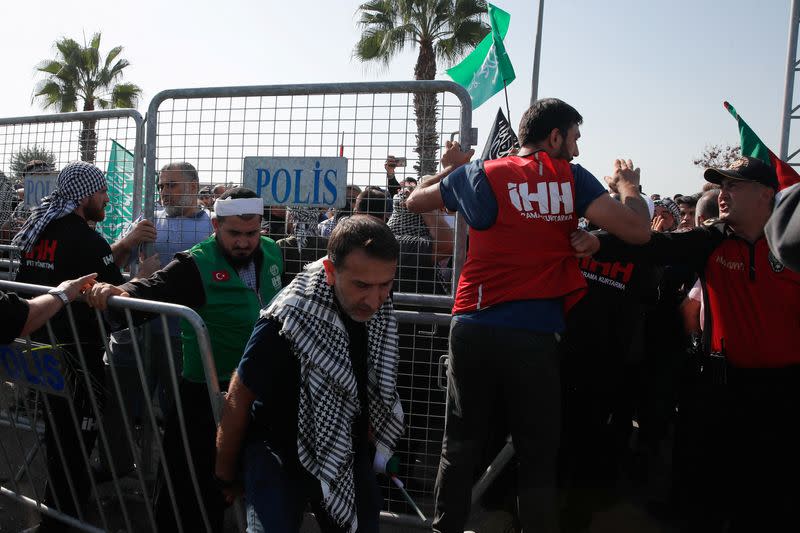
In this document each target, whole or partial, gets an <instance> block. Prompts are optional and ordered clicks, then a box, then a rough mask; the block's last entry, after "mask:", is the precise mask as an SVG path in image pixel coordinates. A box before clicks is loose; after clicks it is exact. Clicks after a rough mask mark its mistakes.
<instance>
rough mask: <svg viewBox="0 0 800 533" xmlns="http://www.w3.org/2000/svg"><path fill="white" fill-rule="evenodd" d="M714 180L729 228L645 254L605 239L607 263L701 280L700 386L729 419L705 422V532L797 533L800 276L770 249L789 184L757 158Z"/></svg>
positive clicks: (700, 474) (700, 509)
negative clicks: (672, 268)
mask: <svg viewBox="0 0 800 533" xmlns="http://www.w3.org/2000/svg"><path fill="white" fill-rule="evenodd" d="M705 178H706V180H708V181H710V182H713V183H718V184H720V186H721V189H720V193H719V212H720V222H719V223H718V224H714V225H712V226H710V227H708V226H700V227H698V228H695V229H693V230H692V231H688V232H685V233H661V234H653V236H652V239H651V241H650V242H649V243H648V244H646V245H645V246H630V245H627V244H623V243H620V242H619V241H618V240H617V239H615V238H613V237H611V236H607V235H602V236H601V238H600V242H601V248H600V253H599V254H596V255H595V258H597V259H599V260H603V258H604V257H615V258H620V259H623V260H634V261H650V262H653V263H656V264H676V265H685V266H688V267H690V268H692V269H693V270H694V271H695V272H697V273H698V274H699V275H700V280H701V284H702V286H703V298H704V301H705V306H704V307H705V324H704V329H703V342H702V352H703V353H702V354H701V356H700V357H701V358H700V359H699V360H698V361H696V364H697V378H696V379H697V380H698V382H699V383H706V384H707V386H708V387H712V388H711V389H708V390H709V391H712V392H713V395H712V396H713V397H714V403H715V404H717V405H721V406H722V407H723V408H722V410H721V412H719V411H717V412H710V413H709V412H706V411H704V412H703V413H702V416H699V417H698V418H701V419H702V420H703V424H702V427H703V431H704V432H705V434H704V435H703V436H702V440H701V441H700V442H697V443H696V445H697V446H696V449H695V450H694V451H695V452H696V453H695V455H694V456H693V459H692V460H693V461H694V462H693V463H692V464H690V465H687V467H686V471H687V472H690V473H691V474H692V475H693V479H692V480H691V481H689V482H687V483H686V485H685V486H686V488H687V489H688V488H691V490H692V492H691V494H688V495H687V496H688V497H687V498H686V499H687V500H688V503H689V504H690V505H692V506H693V507H692V509H690V512H689V516H690V518H691V519H692V520H693V522H694V524H693V525H694V526H695V527H697V528H698V529H697V530H702V531H717V530H720V528H721V527H722V525H723V524H724V522H726V521H729V522H730V526H731V527H732V529H731V531H796V530H798V528H800V520H798V517H797V512H796V502H797V500H798V498H799V497H800V490H798V486H797V483H796V480H797V478H798V476H800V456H799V455H798V453H797V450H798V448H800V427H799V426H798V423H797V420H798V418H800V350H798V349H797V339H798V338H800V321H798V319H797V317H798V316H800V274H798V273H796V272H792V271H790V270H789V269H787V268H785V267H784V265H783V264H781V263H780V262H779V261H778V260H777V258H775V256H774V255H773V254H772V253H771V252H770V250H769V248H768V247H767V242H766V239H765V238H764V226H765V224H766V222H767V220H768V219H769V217H770V215H771V213H772V207H773V203H774V198H775V191H776V190H777V188H778V179H777V176H776V173H775V170H774V168H773V167H771V166H769V165H767V164H766V163H764V162H762V161H761V160H759V159H755V158H752V157H742V158H739V159H738V160H736V161H735V162H734V163H733V164H732V165H731V167H730V168H728V169H707V170H706V171H705ZM709 403H710V402H704V405H699V406H697V407H698V408H707V406H708V405H709ZM710 424H711V425H714V427H716V429H715V430H713V431H712V430H711V429H710V428H709V427H708V426H709V425H710Z"/></svg>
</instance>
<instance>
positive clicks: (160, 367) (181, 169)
mask: <svg viewBox="0 0 800 533" xmlns="http://www.w3.org/2000/svg"><path fill="white" fill-rule="evenodd" d="M199 187H200V178H199V176H198V174H197V169H195V167H194V166H193V165H192V164H191V163H187V162H185V161H181V162H172V163H167V164H166V165H164V167H163V168H162V169H161V172H160V173H159V175H158V191H159V194H160V198H161V205H162V206H163V208H162V209H158V210H156V212H155V213H154V216H153V222H150V221H149V220H147V219H143V220H140V221H138V222H134V223H133V224H131V226H130V227H129V228H128V229H127V231H126V232H125V235H124V236H123V237H122V238H121V239H120V240H118V241H117V242H116V243H114V244H113V245H112V246H111V250H112V251H113V252H114V259H115V262H116V263H117V265H119V266H120V267H122V266H124V265H127V264H128V263H129V261H130V259H131V256H134V257H135V256H136V255H138V257H139V259H140V260H142V263H141V264H140V266H139V276H140V277H147V276H149V275H150V274H152V273H153V272H154V271H156V270H159V269H161V268H164V267H165V266H166V265H167V263H169V262H170V260H171V259H172V257H173V256H174V255H175V254H177V253H178V252H181V251H184V250H188V249H189V248H191V247H192V246H194V245H195V244H197V243H198V242H200V241H203V240H205V239H207V238H208V236H209V235H211V233H212V232H213V228H212V226H211V217H210V215H209V212H208V211H206V210H204V209H201V207H200V206H199V205H197V197H198V189H199ZM149 242H153V243H154V250H155V253H154V254H153V255H151V256H150V257H148V258H146V259H145V258H144V251H143V250H140V249H139V247H140V245H141V244H144V243H149ZM137 249H138V254H137ZM167 324H168V327H169V340H170V344H171V348H172V357H173V360H174V366H175V368H176V369H177V371H178V372H180V369H181V359H182V357H181V338H180V333H181V332H180V324H179V321H178V319H177V318H175V317H170V318H168V319H167ZM134 331H135V332H136V333H135V334H137V335H138V338H139V341H140V345H141V342H143V340H144V336H143V335H142V330H140V329H138V328H136V329H135V330H134ZM149 332H150V335H151V338H152V339H153V342H151V344H150V350H149V352H148V353H147V354H143V355H144V356H145V357H147V358H149V360H150V361H151V364H150V365H149V367H150V368H152V369H153V370H154V371H153V373H152V374H151V375H150V376H149V380H148V387H149V389H150V391H151V392H152V391H155V390H158V398H159V405H160V407H161V410H162V412H163V413H167V412H169V411H170V409H171V405H172V401H173V399H172V394H171V385H170V383H172V381H171V377H170V365H169V361H168V353H167V347H166V344H165V343H164V341H163V340H162V339H163V338H164V334H163V329H162V326H161V320H154V321H152V323H151V324H150V329H149ZM109 347H110V350H111V352H112V353H111V355H112V357H111V358H108V357H107V361H106V362H107V363H108V360H112V361H113V362H114V365H115V366H116V368H117V370H118V379H120V380H121V381H122V386H123V387H124V389H125V391H126V402H125V403H126V404H127V405H126V408H127V409H128V410H129V412H130V413H131V416H140V415H141V402H142V397H143V395H142V392H141V387H142V385H141V383H140V381H139V374H138V372H137V370H136V360H135V356H134V351H133V344H132V342H131V331H129V330H124V331H118V332H115V333H113V334H112V336H111V343H110V346H109ZM110 402H111V404H113V405H109V409H111V410H115V409H117V408H119V407H120V406H117V405H116V403H117V402H116V399H115V397H113V396H112V398H111V399H110ZM109 412H110V413H112V412H113V411H109ZM121 424H122V418H121V416H112V415H109V425H110V426H111V431H109V433H111V437H110V438H111V439H112V441H114V444H115V446H112V449H113V450H114V453H112V455H113V456H114V465H115V466H116V470H117V472H127V471H129V470H131V469H132V468H133V455H132V454H131V453H130V447H129V445H127V444H126V441H125V432H124V429H123V427H122V425H121ZM101 465H102V466H103V468H101V469H99V470H98V471H97V473H98V475H99V478H100V479H104V480H105V479H110V473H111V472H110V469H109V468H107V466H108V465H107V464H106V462H105V455H101Z"/></svg>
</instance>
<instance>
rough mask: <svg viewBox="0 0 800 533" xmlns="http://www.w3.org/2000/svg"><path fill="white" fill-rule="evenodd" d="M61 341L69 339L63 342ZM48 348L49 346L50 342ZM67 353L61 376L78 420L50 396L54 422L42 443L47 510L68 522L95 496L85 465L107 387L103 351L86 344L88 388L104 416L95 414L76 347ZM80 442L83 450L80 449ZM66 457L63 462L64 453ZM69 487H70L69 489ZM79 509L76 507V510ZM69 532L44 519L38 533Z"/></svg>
mask: <svg viewBox="0 0 800 533" xmlns="http://www.w3.org/2000/svg"><path fill="white" fill-rule="evenodd" d="M57 338H67V337H64V336H61V337H57ZM48 342H49V341H48ZM63 347H64V348H65V352H64V355H63V357H64V361H63V366H62V367H61V372H62V375H63V377H64V382H65V386H66V390H67V394H69V395H70V398H71V401H72V406H73V409H74V414H75V418H73V413H72V410H71V409H70V407H69V404H70V400H68V399H67V398H63V397H60V396H53V395H48V396H47V402H48V404H49V409H50V415H51V416H52V420H53V422H54V423H53V424H51V422H50V417H48V416H45V419H44V420H45V429H44V442H45V447H46V449H47V477H48V481H47V490H46V494H45V504H46V505H47V506H48V507H53V508H54V509H57V510H59V511H61V512H62V513H64V514H67V515H69V516H72V517H75V518H77V517H78V514H79V513H78V509H81V510H82V511H83V510H85V508H86V503H87V502H88V501H89V496H90V495H91V493H92V487H91V482H90V480H89V472H88V468H89V465H88V464H87V462H86V461H85V460H84V452H85V455H86V457H90V456H91V455H92V449H93V448H94V445H95V442H96V440H97V436H98V423H99V420H98V419H99V417H101V416H102V411H103V407H104V403H105V396H106V391H105V388H104V381H103V377H104V376H103V364H102V363H103V351H102V347H101V346H98V345H96V344H91V343H86V344H82V345H81V347H82V352H83V355H84V357H85V362H86V369H87V370H88V375H89V382H90V386H91V388H92V392H93V394H94V398H95V401H96V402H97V407H98V409H99V410H100V412H95V410H94V408H93V406H92V403H91V399H90V396H89V392H88V388H87V386H86V377H85V375H86V374H85V372H84V370H83V365H81V363H80V360H79V358H78V356H77V353H78V352H77V349H75V348H74V345H71V346H70V345H63ZM81 440H82V441H83V446H81ZM59 445H60V446H61V453H63V461H62V456H61V453H59ZM70 482H71V483H72V487H70ZM76 504H77V505H76ZM68 529H69V528H68V527H67V526H66V525H65V524H64V523H63V522H61V521H60V520H57V519H55V518H51V517H49V516H44V517H43V518H42V524H41V527H40V531H48V532H51V531H67V530H68Z"/></svg>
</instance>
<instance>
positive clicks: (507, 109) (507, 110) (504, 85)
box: [503, 80, 511, 122]
mask: <svg viewBox="0 0 800 533" xmlns="http://www.w3.org/2000/svg"><path fill="white" fill-rule="evenodd" d="M503 93H504V94H505V95H506V113H507V114H508V121H509V122H511V109H509V107H508V86H507V85H506V80H503Z"/></svg>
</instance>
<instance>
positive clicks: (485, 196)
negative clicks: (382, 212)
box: [406, 98, 650, 533]
mask: <svg viewBox="0 0 800 533" xmlns="http://www.w3.org/2000/svg"><path fill="white" fill-rule="evenodd" d="M582 123H583V117H582V116H581V115H580V113H578V111H577V110H575V108H573V107H572V106H570V105H569V104H567V103H566V102H563V101H561V100H558V99H555V98H547V99H543V100H538V101H537V102H535V103H534V104H533V105H532V106H531V107H530V108H529V109H528V110H527V111H526V112H525V113H524V114H523V116H522V120H521V121H520V127H519V140H520V144H521V145H522V148H521V149H520V151H519V153H518V155H516V156H511V157H503V158H500V159H496V160H493V161H482V160H477V161H474V162H472V163H469V164H467V163H468V162H469V159H470V157H471V156H472V153H473V151H472V150H470V151H469V152H462V151H461V149H460V147H459V145H458V143H452V142H450V141H448V142H447V143H446V150H445V151H444V153H443V154H442V170H441V171H440V172H439V173H438V174H437V175H436V176H434V177H433V178H430V179H428V180H425V181H424V182H423V183H422V184H421V185H420V186H419V187H417V188H416V189H414V192H413V193H412V194H411V196H409V198H408V200H407V201H406V205H407V206H408V209H409V211H412V212H415V213H423V212H426V211H431V210H433V209H437V208H441V207H447V209H448V210H450V211H458V212H459V213H461V214H462V215H463V216H464V218H465V220H466V222H467V224H468V225H469V227H470V229H469V239H470V240H469V249H468V251H467V259H466V262H465V263H464V268H463V270H462V271H461V278H460V279H459V284H458V289H457V292H456V296H455V303H454V306H453V321H452V324H451V327H450V354H449V361H450V366H449V368H448V371H447V373H448V398H447V414H446V417H445V437H444V441H443V445H442V453H441V460H440V463H439V473H438V476H437V479H436V489H435V490H436V515H435V517H434V521H433V529H434V531H438V532H441V533H454V532H462V531H464V524H465V522H466V520H467V517H468V514H469V508H470V494H469V493H470V486H471V485H472V483H471V481H472V475H473V472H474V469H475V467H476V463H477V461H478V456H479V454H480V453H481V449H482V448H483V446H484V443H485V440H486V435H487V428H488V426H489V422H490V420H492V419H493V418H496V417H501V416H503V417H505V420H506V421H507V423H508V424H509V426H510V428H511V436H512V439H513V441H514V450H515V452H516V455H517V457H518V459H519V468H518V472H519V474H518V490H517V494H518V497H519V508H520V520H521V522H522V526H523V529H524V530H525V531H534V530H535V531H547V532H550V531H553V532H554V531H558V529H559V526H558V515H557V508H558V502H557V494H556V483H555V482H556V456H557V453H558V447H559V436H560V433H561V428H560V425H561V411H560V404H561V383H560V378H559V357H558V353H557V351H556V342H557V340H556V339H557V336H558V333H560V332H562V331H564V329H565V321H564V317H565V314H566V311H567V310H569V309H570V308H571V307H572V305H573V304H574V303H576V302H577V301H578V300H579V299H580V297H581V296H582V295H583V293H584V292H585V290H586V281H585V279H584V277H583V275H582V274H581V271H580V268H579V267H578V259H577V257H575V253H574V252H573V250H572V248H571V247H570V244H569V243H570V242H571V241H572V242H573V244H576V243H577V242H576V241H582V240H583V239H585V238H586V237H585V235H588V234H582V233H581V232H579V231H577V230H578V219H579V218H580V217H583V216H585V217H586V218H588V219H589V220H591V221H592V222H594V223H595V224H597V225H598V226H600V227H601V228H606V229H608V230H609V231H611V232H612V233H614V234H616V235H619V236H620V237H621V238H622V239H624V240H626V241H630V242H639V243H643V242H647V240H648V239H649V238H650V232H649V229H648V228H647V225H646V223H647V220H648V218H649V217H648V209H647V204H646V203H645V202H644V200H643V199H642V198H641V197H640V195H639V171H638V169H635V168H634V167H633V162H632V161H630V160H628V161H624V160H617V161H616V162H615V170H614V174H613V176H611V177H609V178H606V181H607V183H608V185H609V187H610V188H611V189H612V190H614V191H615V192H619V194H620V197H621V200H620V201H619V202H617V201H615V200H612V199H611V197H610V196H609V195H608V194H607V193H606V192H605V189H604V187H603V186H602V185H601V184H600V182H599V181H598V180H597V179H596V178H595V177H594V176H592V174H591V173H589V172H588V171H587V170H585V169H584V168H583V167H581V166H580V165H571V164H570V161H571V160H572V159H573V158H575V157H577V156H578V154H579V150H578V139H579V138H580V125H581V124H582ZM584 233H585V232H584Z"/></svg>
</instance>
